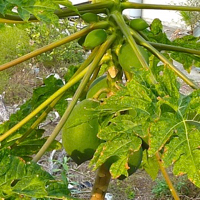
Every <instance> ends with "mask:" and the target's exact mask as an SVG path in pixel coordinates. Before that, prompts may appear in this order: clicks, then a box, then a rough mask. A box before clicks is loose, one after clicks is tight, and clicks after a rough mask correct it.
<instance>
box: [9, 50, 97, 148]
mask: <svg viewBox="0 0 200 200" xmlns="http://www.w3.org/2000/svg"><path fill="white" fill-rule="evenodd" d="M98 49H99V47H96V48H95V49H94V50H93V51H92V53H91V54H90V55H89V56H88V58H87V59H86V60H85V61H84V62H83V63H82V65H81V66H80V67H79V69H78V70H77V71H76V72H75V74H74V75H73V76H72V77H71V79H70V80H72V79H73V78H75V77H76V76H77V75H78V74H79V73H81V71H83V70H84V69H85V68H86V67H87V66H88V65H89V64H90V63H91V62H92V60H93V58H94V56H95V55H96V53H97V51H98ZM63 94H64V93H63ZM63 94H61V95H60V96H59V97H57V98H56V99H54V100H53V101H52V102H51V104H50V105H49V106H48V108H47V109H46V110H45V111H44V112H43V113H42V114H41V115H40V117H39V118H38V119H37V120H36V121H35V122H34V123H33V124H32V126H31V127H30V128H29V129H28V130H27V131H26V133H25V134H24V135H23V136H22V137H21V138H19V139H18V140H17V141H16V142H15V143H14V144H13V145H12V146H11V148H12V149H13V148H14V147H16V146H17V145H18V144H19V143H20V142H22V141H23V140H24V139H25V138H26V137H27V136H28V135H29V134H30V133H31V132H32V131H33V130H34V129H35V128H36V127H38V125H39V124H40V123H41V122H42V121H43V120H44V119H45V118H46V116H47V115H48V113H49V112H50V111H51V110H52V109H53V108H54V106H55V105H56V103H57V102H58V101H59V100H60V98H61V97H62V96H63Z"/></svg>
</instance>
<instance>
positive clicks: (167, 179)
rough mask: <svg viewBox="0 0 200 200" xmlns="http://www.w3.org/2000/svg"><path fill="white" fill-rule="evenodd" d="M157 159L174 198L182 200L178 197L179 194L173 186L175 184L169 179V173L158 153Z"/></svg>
mask: <svg viewBox="0 0 200 200" xmlns="http://www.w3.org/2000/svg"><path fill="white" fill-rule="evenodd" d="M156 158H157V161H158V164H159V167H160V170H161V173H162V175H163V177H164V178H165V181H166V183H167V185H168V186H169V189H170V192H171V194H172V196H173V197H174V199H175V200H180V198H179V196H178V194H177V192H176V190H175V188H174V186H173V184H172V182H171V180H170V178H169V175H168V174H167V171H166V169H165V168H164V166H163V162H162V160H161V158H160V155H159V153H158V152H157V153H156Z"/></svg>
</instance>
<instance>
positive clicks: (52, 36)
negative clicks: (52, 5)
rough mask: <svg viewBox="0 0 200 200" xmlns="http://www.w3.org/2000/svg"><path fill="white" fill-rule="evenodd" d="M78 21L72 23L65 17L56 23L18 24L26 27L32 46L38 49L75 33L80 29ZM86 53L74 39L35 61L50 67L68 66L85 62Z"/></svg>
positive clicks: (23, 27)
mask: <svg viewBox="0 0 200 200" xmlns="http://www.w3.org/2000/svg"><path fill="white" fill-rule="evenodd" d="M77 23H78V21H77V22H73V24H72V22H70V21H69V20H68V19H63V20H60V21H59V23H56V24H46V23H44V22H38V23H30V24H28V25H18V26H19V27H21V28H22V29H25V31H26V32H27V33H28V36H29V37H30V41H31V45H32V48H33V49H37V48H41V47H43V46H45V45H48V44H50V43H52V42H55V41H58V40H60V39H62V38H64V37H67V36H68V35H70V34H73V33H74V32H76V31H77V30H78V29H77ZM84 53H85V51H84V50H83V49H82V48H81V47H80V46H79V45H78V43H77V42H76V41H73V42H71V43H67V44H64V45H62V46H60V47H57V48H55V49H52V50H51V51H50V52H49V51H48V52H46V53H43V54H42V55H39V56H37V57H36V58H35V61H34V62H35V63H38V62H39V63H41V64H42V65H44V66H45V67H49V68H53V67H55V68H66V67H67V66H69V65H77V64H79V63H81V62H83V60H84V58H83V55H84Z"/></svg>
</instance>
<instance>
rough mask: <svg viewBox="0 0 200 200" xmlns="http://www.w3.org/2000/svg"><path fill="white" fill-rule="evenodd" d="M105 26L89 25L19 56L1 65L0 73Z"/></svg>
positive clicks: (105, 23)
mask: <svg viewBox="0 0 200 200" xmlns="http://www.w3.org/2000/svg"><path fill="white" fill-rule="evenodd" d="M107 26H108V22H104V21H102V22H97V23H94V24H91V25H89V26H88V27H86V28H84V29H82V30H80V31H78V32H76V33H74V34H72V35H69V36H67V37H65V38H63V39H61V40H59V41H56V42H53V43H51V44H49V45H46V46H44V47H42V48H39V49H37V50H35V51H32V52H31V53H28V54H26V55H24V56H21V57H20V58H17V59H15V60H12V61H11V62H8V63H5V64H3V65H1V66H0V71H2V70H5V69H7V68H9V67H12V66H14V65H17V64H19V63H22V62H24V61H26V60H28V59H30V58H33V57H35V56H38V55H40V54H42V53H44V52H46V51H49V50H51V49H54V48H55V47H58V46H61V45H63V44H65V43H68V42H71V41H73V40H75V39H77V38H80V37H82V36H83V35H85V34H87V33H89V32H90V31H91V30H93V29H97V28H105V27H107Z"/></svg>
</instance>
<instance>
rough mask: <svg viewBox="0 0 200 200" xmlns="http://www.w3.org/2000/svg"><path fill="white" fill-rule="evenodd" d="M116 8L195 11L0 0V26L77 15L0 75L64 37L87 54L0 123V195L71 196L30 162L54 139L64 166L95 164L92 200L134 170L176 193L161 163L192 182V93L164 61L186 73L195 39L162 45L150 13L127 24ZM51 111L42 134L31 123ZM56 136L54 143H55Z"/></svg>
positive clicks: (198, 132)
mask: <svg viewBox="0 0 200 200" xmlns="http://www.w3.org/2000/svg"><path fill="white" fill-rule="evenodd" d="M61 5H62V8H61ZM13 9H14V10H15V11H13ZM124 9H161V10H166V9H168V10H178V11H197V12H199V11H200V8H199V7H188V6H173V5H154V4H143V3H133V2H128V1H125V0H121V1H120V0H107V1H103V0H98V1H93V2H92V3H88V4H83V5H74V6H73V5H72V3H71V2H70V1H68V0H60V1H57V0H53V1H48V0H46V1H42V0H34V1H29V0H27V1H19V0H15V1H12V0H4V1H1V2H0V17H1V19H0V22H1V23H2V24H3V23H9V24H18V23H20V24H21V23H22V24H23V23H34V22H38V21H44V22H46V23H58V20H59V19H62V18H67V17H70V16H79V17H80V18H81V19H82V20H84V21H85V26H84V27H83V28H82V29H80V30H78V31H77V32H75V33H73V34H71V35H69V36H67V37H65V38H63V39H61V40H59V41H55V42H53V43H51V44H49V45H47V46H44V47H42V48H40V49H36V50H34V51H33V52H30V53H28V54H26V55H24V56H21V57H19V58H17V59H14V60H12V61H11V62H8V63H5V64H3V65H1V66H0V70H1V71H2V70H6V69H8V68H10V67H12V66H15V65H17V64H19V63H22V62H24V61H26V60H28V59H30V58H33V57H35V56H37V55H40V54H42V53H44V52H48V51H50V50H52V49H54V48H56V47H58V46H60V45H63V44H65V43H68V42H71V41H73V40H78V43H79V44H80V45H81V46H82V48H83V49H85V51H91V53H90V55H89V56H88V57H87V59H86V60H85V61H84V62H83V63H81V65H80V67H79V68H78V69H77V71H75V72H74V73H73V74H72V75H71V76H70V78H69V77H68V78H67V79H66V80H65V82H63V81H62V80H61V79H56V78H55V77H54V76H49V77H48V78H47V79H45V80H44V84H43V85H42V86H41V87H39V88H36V89H34V91H33V96H32V98H31V99H29V100H27V101H26V102H25V103H24V104H23V105H22V106H21V107H20V110H18V111H17V112H16V113H15V114H12V115H11V116H10V119H9V120H8V121H6V122H4V123H3V124H1V125H0V144H1V146H0V148H1V151H0V169H1V170H0V196H1V197H2V198H3V199H21V198H24V199H32V198H35V199H42V198H43V199H54V198H55V199H73V197H70V191H69V190H68V188H67V181H66V180H65V181H59V180H55V179H54V178H53V177H52V176H51V175H50V174H49V173H48V172H46V171H45V170H44V169H42V168H41V167H40V166H39V165H38V164H37V162H38V161H39V160H40V159H41V157H42V156H43V155H44V154H45V153H46V152H47V151H52V150H53V149H59V148H62V145H63V147H64V148H65V150H66V152H67V155H68V156H70V157H71V158H72V159H73V160H74V162H76V163H77V164H81V163H83V162H85V161H87V160H90V164H89V166H90V167H92V168H93V170H97V174H96V179H95V181H94V186H93V190H92V192H91V199H92V200H96V199H104V198H105V194H106V191H107V188H108V186H109V182H110V179H111V178H113V179H120V180H124V179H125V178H126V177H128V176H130V175H131V174H133V173H134V172H136V170H137V169H138V168H140V167H141V168H143V169H145V170H146V172H147V173H148V174H150V176H151V177H152V178H155V177H156V176H157V174H158V172H159V171H161V172H162V174H163V176H164V178H165V180H166V182H167V184H168V185H169V188H170V191H171V194H172V196H173V197H174V199H179V196H178V194H177V192H176V191H175V189H174V187H173V185H172V182H171V180H170V179H169V176H168V174H167V172H166V168H167V167H169V166H172V167H173V173H174V174H175V175H177V176H178V175H183V174H186V175H187V177H188V179H189V180H190V181H191V182H193V183H194V184H195V185H196V186H197V187H200V163H199V162H200V152H199V147H200V142H199V138H200V126H199V124H200V121H199V120H200V90H199V88H198V85H197V84H196V83H195V82H193V81H192V80H190V79H189V78H188V77H187V76H186V75H185V74H184V73H183V72H181V71H180V70H179V69H177V68H176V67H175V66H174V65H173V61H174V60H176V61H178V62H180V63H181V64H183V66H184V68H185V70H187V71H188V72H189V71H190V70H191V66H192V65H195V66H197V67H199V60H200V57H199V55H200V42H199V38H196V37H194V36H192V35H187V36H184V37H182V38H179V39H176V40H174V41H170V40H169V39H168V38H167V36H166V34H165V33H164V32H163V27H162V23H161V21H160V20H159V19H158V18H157V19H155V20H153V22H152V23H151V24H150V25H149V24H148V23H147V22H145V21H144V20H143V19H133V20H130V19H129V18H127V17H126V16H124V15H123V14H122V11H123V10H124ZM158 17H159V16H158ZM68 70H70V68H69V69H68ZM179 80H182V81H183V82H185V83H186V84H187V85H189V86H190V87H191V92H190V93H189V94H184V93H182V92H181V91H180V81H179ZM77 83H78V84H79V85H78V87H77V89H76V90H75V91H74V90H73V89H72V88H74V85H75V84H77ZM69 97H70V98H71V97H72V101H70V102H69V104H68V103H67V101H66V99H67V98H69ZM52 109H55V110H57V111H58V112H59V114H60V116H61V119H60V121H59V123H58V124H57V125H56V127H55V129H54V130H53V132H52V133H51V135H50V136H48V137H46V136H44V130H43V129H41V128H39V125H40V123H41V122H43V121H44V120H45V118H46V117H47V115H48V113H49V112H50V111H51V110H52ZM58 134H62V144H60V143H59V142H58V141H56V140H55V138H56V136H57V135H58Z"/></svg>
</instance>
